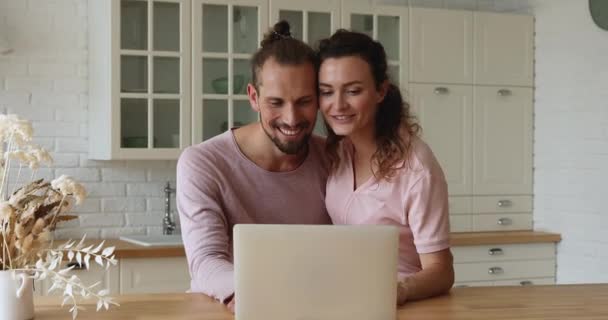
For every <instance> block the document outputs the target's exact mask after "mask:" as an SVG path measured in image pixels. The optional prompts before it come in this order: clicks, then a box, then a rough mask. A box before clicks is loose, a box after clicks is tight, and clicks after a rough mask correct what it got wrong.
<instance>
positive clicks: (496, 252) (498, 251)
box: [488, 248, 503, 256]
mask: <svg viewBox="0 0 608 320" xmlns="http://www.w3.org/2000/svg"><path fill="white" fill-rule="evenodd" d="M488 254H489V255H491V256H501V255H502V254H503V251H502V249H501V248H492V249H490V250H488Z"/></svg>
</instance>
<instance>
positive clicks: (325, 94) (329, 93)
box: [321, 91, 332, 96]
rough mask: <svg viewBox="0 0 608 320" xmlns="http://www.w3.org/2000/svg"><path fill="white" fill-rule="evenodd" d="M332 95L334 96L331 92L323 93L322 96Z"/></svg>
mask: <svg viewBox="0 0 608 320" xmlns="http://www.w3.org/2000/svg"><path fill="white" fill-rule="evenodd" d="M331 94H332V92H331V91H321V95H322V96H329V95H331Z"/></svg>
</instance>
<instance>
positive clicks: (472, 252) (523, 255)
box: [452, 243, 555, 263]
mask: <svg viewBox="0 0 608 320" xmlns="http://www.w3.org/2000/svg"><path fill="white" fill-rule="evenodd" d="M452 254H453V255H454V262H455V263H462V262H483V261H505V260H530V259H536V260H539V259H555V244H553V243H530V244H505V245H484V246H463V247H452Z"/></svg>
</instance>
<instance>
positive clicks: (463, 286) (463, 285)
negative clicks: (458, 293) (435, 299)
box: [454, 284, 470, 288]
mask: <svg viewBox="0 0 608 320" xmlns="http://www.w3.org/2000/svg"><path fill="white" fill-rule="evenodd" d="M468 287H470V286H469V285H468V284H457V285H455V286H454V288H468Z"/></svg>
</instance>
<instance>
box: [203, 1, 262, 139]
mask: <svg viewBox="0 0 608 320" xmlns="http://www.w3.org/2000/svg"><path fill="white" fill-rule="evenodd" d="M192 5H193V8H192V69H193V77H192V96H193V98H192V105H193V109H192V119H191V121H192V128H193V130H192V143H193V144H197V143H200V142H202V141H203V140H207V139H210V138H212V137H214V136H216V135H218V134H221V133H223V132H225V131H226V130H228V129H230V128H232V127H239V126H243V125H246V124H248V123H251V122H256V121H257V120H258V114H257V112H255V111H254V110H253V109H252V108H251V106H250V104H249V100H248V97H247V84H248V83H249V82H250V81H251V69H250V66H249V60H250V59H251V56H252V54H253V53H254V52H255V51H256V50H257V49H258V47H259V44H260V42H261V40H262V36H263V34H264V33H265V32H266V30H267V29H268V3H267V1H265V0H223V1H217V0H216V1H214V0H193V2H192Z"/></svg>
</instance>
